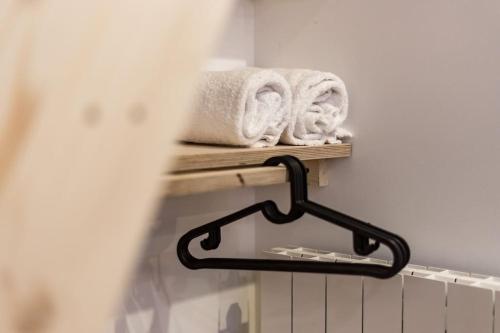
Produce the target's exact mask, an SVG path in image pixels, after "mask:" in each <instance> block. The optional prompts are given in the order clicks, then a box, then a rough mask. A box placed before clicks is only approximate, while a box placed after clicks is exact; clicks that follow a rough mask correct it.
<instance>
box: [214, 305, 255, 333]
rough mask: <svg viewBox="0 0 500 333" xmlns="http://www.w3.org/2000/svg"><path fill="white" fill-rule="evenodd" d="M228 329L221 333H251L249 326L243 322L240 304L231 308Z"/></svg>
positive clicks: (228, 316) (227, 322) (227, 318)
mask: <svg viewBox="0 0 500 333" xmlns="http://www.w3.org/2000/svg"><path fill="white" fill-rule="evenodd" d="M226 324H227V328H226V329H224V330H220V331H219V333H249V332H250V331H249V325H248V322H247V323H243V322H242V314H241V308H240V306H239V304H238V303H233V304H231V306H230V307H229V310H228V311H227V315H226Z"/></svg>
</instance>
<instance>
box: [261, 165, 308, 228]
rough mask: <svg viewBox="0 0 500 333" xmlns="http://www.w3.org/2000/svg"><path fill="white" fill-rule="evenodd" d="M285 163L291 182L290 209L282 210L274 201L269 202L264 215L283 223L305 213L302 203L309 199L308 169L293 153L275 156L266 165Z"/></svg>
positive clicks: (275, 221) (270, 219) (273, 220)
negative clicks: (286, 211) (287, 210)
mask: <svg viewBox="0 0 500 333" xmlns="http://www.w3.org/2000/svg"><path fill="white" fill-rule="evenodd" d="M280 164H283V165H284V166H285V167H286V169H287V173H288V179H289V182H290V211H289V212H288V213H287V214H285V213H283V212H281V211H280V210H279V208H278V206H277V205H276V204H275V203H274V202H269V204H267V205H266V206H265V207H264V209H263V214H264V216H265V217H266V218H267V219H268V220H269V221H271V222H273V223H277V224H282V223H289V222H292V221H295V220H297V219H299V218H300V217H302V215H304V210H303V209H302V208H301V207H300V203H302V202H304V201H307V170H306V168H305V167H304V165H303V164H302V162H300V160H299V159H298V158H296V157H295V156H291V155H283V156H274V157H271V158H269V159H267V160H266V161H265V162H264V166H278V165H280Z"/></svg>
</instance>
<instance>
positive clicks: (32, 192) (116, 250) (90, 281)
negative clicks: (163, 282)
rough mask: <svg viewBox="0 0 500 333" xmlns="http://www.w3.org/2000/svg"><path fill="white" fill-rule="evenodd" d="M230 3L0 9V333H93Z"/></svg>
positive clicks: (126, 1) (49, 0)
mask: <svg viewBox="0 0 500 333" xmlns="http://www.w3.org/2000/svg"><path fill="white" fill-rule="evenodd" d="M231 4H232V1H230V0H219V1H215V2H213V1H196V0H152V1H146V2H141V3H140V4H139V3H138V2H137V1H133V0H86V1H67V0H39V1H10V2H9V6H4V3H2V4H0V8H1V9H4V8H5V9H6V10H8V13H0V22H1V23H3V22H9V25H8V26H1V27H0V73H2V75H0V110H1V111H0V139H2V140H4V139H5V138H7V139H9V140H10V139H12V138H13V140H14V141H15V142H12V141H10V142H9V143H7V144H12V146H5V145H3V144H4V142H2V146H1V147H0V155H1V156H0V160H1V163H0V168H1V169H2V170H0V177H2V179H0V180H1V184H0V332H1V333H68V332H73V333H92V332H101V331H102V328H103V325H104V323H105V321H106V319H107V317H108V316H109V315H110V314H111V312H112V310H113V308H114V305H115V303H116V302H117V299H118V298H119V296H120V293H121V291H122V289H123V288H124V286H125V285H126V282H127V276H128V275H129V273H130V272H131V271H132V267H133V263H134V260H135V257H136V256H137V254H138V251H139V249H140V245H141V242H142V239H143V237H144V236H145V234H146V232H147V230H148V226H149V224H148V223H147V222H148V220H149V219H150V217H151V216H152V214H153V212H154V208H155V207H156V199H157V198H158V192H159V191H160V189H161V188H160V184H159V182H158V177H159V176H160V175H161V174H162V172H163V170H165V168H167V167H168V164H169V161H170V158H171V157H172V153H173V149H172V147H173V142H174V138H175V136H176V135H177V134H178V133H179V131H180V129H181V128H182V123H183V122H184V121H185V120H186V114H187V112H186V108H187V104H188V101H189V97H190V96H191V94H192V90H193V87H194V83H195V80H196V78H197V75H198V69H199V68H200V67H201V66H202V64H203V62H204V59H205V58H206V56H207V55H208V52H209V49H210V48H211V47H212V46H213V45H214V41H215V36H216V35H217V34H218V33H219V31H220V30H221V28H222V26H223V23H224V21H225V19H226V17H227V16H228V10H229V8H230V6H231ZM21 69H23V70H21ZM19 110H20V111H23V112H24V115H16V114H13V112H18V111H19ZM18 129H21V131H20V132H18Z"/></svg>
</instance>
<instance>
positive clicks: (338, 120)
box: [276, 69, 351, 146]
mask: <svg viewBox="0 0 500 333" xmlns="http://www.w3.org/2000/svg"><path fill="white" fill-rule="evenodd" d="M276 71H277V72H278V73H280V74H282V75H283V76H284V77H285V78H286V79H287V81H288V83H289V84H290V86H291V89H292V113H291V119H290V123H289V124H288V127H287V128H286V129H285V131H284V132H283V134H282V135H281V139H280V142H282V143H285V144H290V145H303V146H314V145H321V144H324V143H325V142H326V143H338V142H340V141H339V139H340V138H342V137H349V136H351V134H350V132H348V131H347V130H345V129H343V128H340V125H341V124H342V123H343V122H344V121H345V119H346V118H347V113H348V104H349V103H348V95H347V90H346V87H345V84H344V82H343V81H342V80H341V79H340V78H339V77H338V76H336V75H335V74H332V73H327V72H320V71H313V70H307V69H277V70H276Z"/></svg>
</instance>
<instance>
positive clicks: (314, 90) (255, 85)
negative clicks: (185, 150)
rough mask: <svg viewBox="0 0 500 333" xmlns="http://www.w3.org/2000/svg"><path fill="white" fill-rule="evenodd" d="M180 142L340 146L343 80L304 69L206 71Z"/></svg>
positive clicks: (344, 134)
mask: <svg viewBox="0 0 500 333" xmlns="http://www.w3.org/2000/svg"><path fill="white" fill-rule="evenodd" d="M197 95H198V98H197V99H196V103H195V107H194V112H193V113H194V114H193V120H192V123H191V125H190V127H189V128H188V129H187V131H186V133H185V135H184V136H183V140H185V141H188V142H196V143H212V144H224V145H235V146H247V147H268V146H273V145H276V144H277V143H278V141H279V142H281V143H283V144H289V145H307V146H313V145H322V144H325V143H339V142H340V140H339V139H341V138H343V137H350V136H351V134H350V133H349V132H348V131H347V130H345V129H343V128H341V127H340V126H341V125H342V123H343V122H344V121H345V119H346V118H347V113H348V96H347V90H346V87H345V84H344V82H343V81H342V80H341V79H340V78H339V77H337V76H336V75H334V74H332V73H327V72H319V71H313V70H307V69H275V70H265V69H257V68H245V69H240V70H233V71H225V72H206V73H204V74H203V75H202V79H201V82H200V85H199V87H198V92H197Z"/></svg>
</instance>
